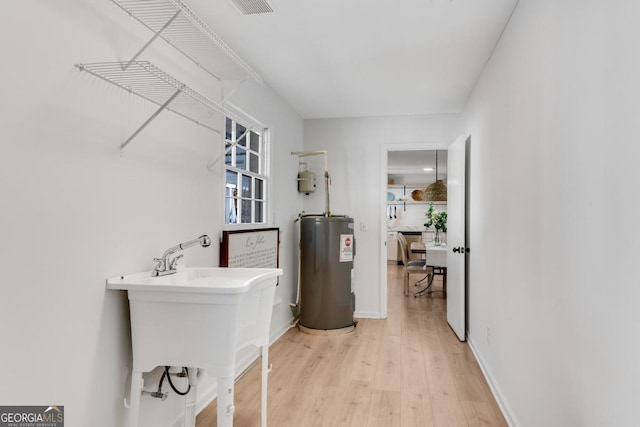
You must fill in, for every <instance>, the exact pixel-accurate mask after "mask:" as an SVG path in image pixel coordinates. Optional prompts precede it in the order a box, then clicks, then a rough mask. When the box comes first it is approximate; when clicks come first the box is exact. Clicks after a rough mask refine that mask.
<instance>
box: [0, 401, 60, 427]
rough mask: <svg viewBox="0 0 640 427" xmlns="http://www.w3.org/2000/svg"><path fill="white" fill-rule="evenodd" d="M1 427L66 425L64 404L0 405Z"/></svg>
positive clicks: (58, 426)
mask: <svg viewBox="0 0 640 427" xmlns="http://www.w3.org/2000/svg"><path fill="white" fill-rule="evenodd" d="M0 427H64V406H0Z"/></svg>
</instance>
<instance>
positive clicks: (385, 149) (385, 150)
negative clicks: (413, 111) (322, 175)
mask: <svg viewBox="0 0 640 427" xmlns="http://www.w3.org/2000/svg"><path fill="white" fill-rule="evenodd" d="M451 142H452V141H450V142H448V143H447V142H444V143H443V142H413V143H399V144H381V146H380V168H379V169H380V181H379V185H380V192H379V201H380V208H379V215H380V307H379V312H380V317H381V318H383V319H386V318H387V312H388V311H387V306H388V300H389V296H388V294H387V215H386V210H387V191H388V190H387V175H388V169H389V165H388V159H389V158H388V156H389V152H390V151H422V150H446V149H447V148H448V147H449V145H450V144H451Z"/></svg>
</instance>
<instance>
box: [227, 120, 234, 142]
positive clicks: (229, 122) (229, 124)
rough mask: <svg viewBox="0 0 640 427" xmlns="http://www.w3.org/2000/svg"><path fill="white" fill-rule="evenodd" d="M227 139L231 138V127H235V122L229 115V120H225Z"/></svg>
mask: <svg viewBox="0 0 640 427" xmlns="http://www.w3.org/2000/svg"><path fill="white" fill-rule="evenodd" d="M225 129H226V131H225V139H229V140H230V139H231V129H233V122H232V121H231V119H230V118H228V117H227V120H226V122H225Z"/></svg>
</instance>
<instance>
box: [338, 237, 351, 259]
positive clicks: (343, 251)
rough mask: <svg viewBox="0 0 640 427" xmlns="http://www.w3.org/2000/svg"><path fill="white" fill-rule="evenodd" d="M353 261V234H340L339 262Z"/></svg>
mask: <svg viewBox="0 0 640 427" xmlns="http://www.w3.org/2000/svg"><path fill="white" fill-rule="evenodd" d="M351 261H353V234H341V235H340V262H351Z"/></svg>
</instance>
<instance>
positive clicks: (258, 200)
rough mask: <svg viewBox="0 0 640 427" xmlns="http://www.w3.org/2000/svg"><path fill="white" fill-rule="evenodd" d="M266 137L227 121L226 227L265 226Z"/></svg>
mask: <svg viewBox="0 0 640 427" xmlns="http://www.w3.org/2000/svg"><path fill="white" fill-rule="evenodd" d="M265 134H266V130H264V131H263V132H258V131H256V130H255V129H252V128H247V127H246V126H244V125H242V124H241V123H238V122H236V121H234V120H232V119H230V118H227V119H226V125H225V158H224V164H225V224H264V223H266V218H265V216H266V201H267V197H266V189H267V164H266V159H267V155H266V149H265V142H264V135H265Z"/></svg>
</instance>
